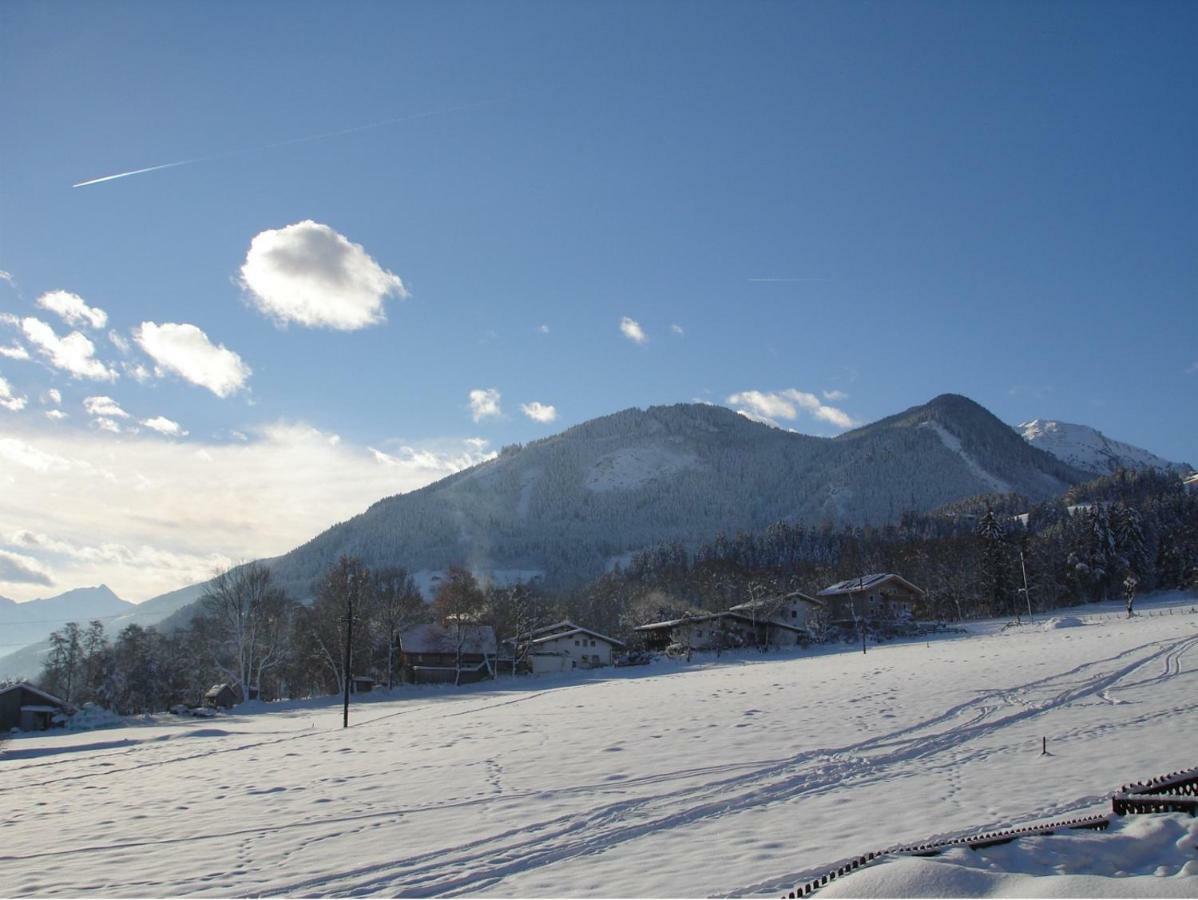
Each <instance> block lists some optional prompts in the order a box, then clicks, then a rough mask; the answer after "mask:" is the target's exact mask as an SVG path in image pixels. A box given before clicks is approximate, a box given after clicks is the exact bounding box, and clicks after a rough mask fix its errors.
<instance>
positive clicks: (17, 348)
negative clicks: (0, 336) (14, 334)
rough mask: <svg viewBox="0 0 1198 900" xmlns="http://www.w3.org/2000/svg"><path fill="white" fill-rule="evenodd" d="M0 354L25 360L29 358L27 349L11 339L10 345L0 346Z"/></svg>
mask: <svg viewBox="0 0 1198 900" xmlns="http://www.w3.org/2000/svg"><path fill="white" fill-rule="evenodd" d="M0 356H5V357H7V358H8V359H16V360H26V359H29V351H28V350H26V349H25V348H24V347H22V346H21V345H20V344H19V343H18V342H16V341H13V342H12V345H11V346H8V347H0Z"/></svg>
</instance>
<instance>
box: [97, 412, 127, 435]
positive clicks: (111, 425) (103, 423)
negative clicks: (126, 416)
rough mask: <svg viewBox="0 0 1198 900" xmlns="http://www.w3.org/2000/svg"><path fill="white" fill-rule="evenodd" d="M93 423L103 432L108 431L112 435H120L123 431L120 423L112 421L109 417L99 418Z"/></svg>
mask: <svg viewBox="0 0 1198 900" xmlns="http://www.w3.org/2000/svg"><path fill="white" fill-rule="evenodd" d="M92 422H93V424H94V425H95V426H96V427H97V428H99V429H100V430H101V431H108V432H111V433H112V434H120V433H121V431H122V430H123V429H122V428H121V423H120V422H118V421H117V420H116V419H110V418H108V417H107V416H97V417H96V418H94V419H93V420H92Z"/></svg>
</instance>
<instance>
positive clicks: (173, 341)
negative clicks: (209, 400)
mask: <svg viewBox="0 0 1198 900" xmlns="http://www.w3.org/2000/svg"><path fill="white" fill-rule="evenodd" d="M133 337H134V339H135V340H136V341H137V343H138V346H140V347H141V349H142V350H144V351H145V352H146V353H147V354H149V356H150V358H151V359H153V360H154V362H155V363H156V364H157V366H158V369H159V373H160V374H161V372H164V371H165V372H173V373H174V374H176V375H179V376H181V377H182V378H184V379H186V380H187V381H190V382H191V383H192V384H198V385H199V386H200V387H206V388H208V390H210V391H212V393H214V394H216V396H218V397H228V396H230V395H231V394H235V393H237V391H239V390H241V389H242V388H243V387H245V383H246V381H247V380H248V379H249V377H250V375H251V374H252V370H251V369H250V367H249V366H247V365H246V364H245V362H243V361H242V359H241V357H240V356H238V355H237V354H236V353H234V352H233V351H232V350H229V349H228V348H227V347H225V346H224V345H223V344H213V343H212V341H210V340H209V339H208V335H206V334H204V332H203V331H201V330H200V329H199V328H197V327H196V326H195V325H189V324H177V323H175V322H164V323H162V324H161V325H158V324H155V323H154V322H142V323H141V325H140V326H138V328H137V330H136V331H134V333H133Z"/></svg>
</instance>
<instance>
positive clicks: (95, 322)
mask: <svg viewBox="0 0 1198 900" xmlns="http://www.w3.org/2000/svg"><path fill="white" fill-rule="evenodd" d="M37 305H38V306H40V307H41V308H42V309H47V310H49V311H50V312H52V313H57V314H58V316H59V317H60V318H61V319H62V320H63V321H64V322H66V323H67V324H68V325H75V326H79V325H90V326H91V327H92V328H103V327H104V326H105V325H107V324H108V313H106V312H104V310H102V309H99V308H98V307H95V306H88V305H87V301H85V300H84V299H83V298H82V297H80V296H79V295H78V294H72V293H70V292H69V291H50V292H49V293H46V294H42V295H41V296H40V297H38V298H37Z"/></svg>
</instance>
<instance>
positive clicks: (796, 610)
mask: <svg viewBox="0 0 1198 900" xmlns="http://www.w3.org/2000/svg"><path fill="white" fill-rule="evenodd" d="M823 611H824V602H823V601H822V600H817V599H816V598H814V597H809V596H807V595H806V594H804V593H803V592H802V591H792V592H791V593H789V594H781V595H779V596H775V597H763V598H761V599H759V600H750V601H749V602H748V603H740V604H738V605H736V606H733V607H732V608H731V609H729V610H728V612H731V613H740V614H741V615H745V616H749V617H750V618H751V619H753V620H755V621H758V620H761V619H765V620H767V621H768V622H770V623H772V624H776V625H789V626H791V627H792V628H801V629H804V630H806V631H812V630H814V629H815V628H816V627H817V626H818V625H819V622H820V619H821V618H822V615H823ZM791 643H794V641H791Z"/></svg>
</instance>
